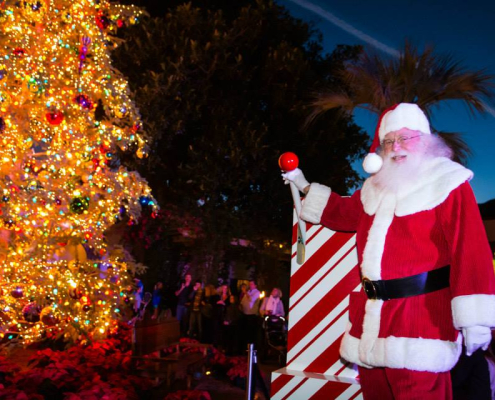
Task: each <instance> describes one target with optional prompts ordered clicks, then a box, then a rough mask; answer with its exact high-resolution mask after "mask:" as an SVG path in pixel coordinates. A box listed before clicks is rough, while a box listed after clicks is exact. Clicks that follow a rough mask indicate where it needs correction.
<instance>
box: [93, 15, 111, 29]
mask: <svg viewBox="0 0 495 400" xmlns="http://www.w3.org/2000/svg"><path fill="white" fill-rule="evenodd" d="M95 21H96V25H98V28H100V29H101V30H105V29H107V28H108V27H109V26H110V20H109V19H108V17H107V16H106V15H105V14H103V13H98V15H97V16H96V17H95Z"/></svg>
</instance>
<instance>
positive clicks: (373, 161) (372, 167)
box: [363, 153, 383, 174]
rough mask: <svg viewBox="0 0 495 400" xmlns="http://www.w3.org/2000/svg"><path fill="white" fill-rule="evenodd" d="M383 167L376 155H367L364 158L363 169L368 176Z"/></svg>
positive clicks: (381, 161)
mask: <svg viewBox="0 0 495 400" xmlns="http://www.w3.org/2000/svg"><path fill="white" fill-rule="evenodd" d="M382 166H383V158H381V157H380V156H379V155H378V154H376V153H369V154H367V155H366V157H364V160H363V169H364V170H365V171H366V172H367V173H368V174H376V173H377V172H378V171H380V169H381V168H382Z"/></svg>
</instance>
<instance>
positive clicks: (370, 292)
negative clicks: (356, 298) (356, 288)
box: [361, 278, 378, 300]
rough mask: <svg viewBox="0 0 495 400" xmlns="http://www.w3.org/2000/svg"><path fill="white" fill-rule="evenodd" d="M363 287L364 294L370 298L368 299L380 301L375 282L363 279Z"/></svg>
mask: <svg viewBox="0 0 495 400" xmlns="http://www.w3.org/2000/svg"><path fill="white" fill-rule="evenodd" d="M361 285H363V289H364V292H365V293H366V296H368V299H370V300H376V299H378V292H377V291H376V287H375V285H374V283H373V281H371V280H369V279H368V278H363V279H362V280H361Z"/></svg>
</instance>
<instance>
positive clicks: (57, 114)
mask: <svg viewBox="0 0 495 400" xmlns="http://www.w3.org/2000/svg"><path fill="white" fill-rule="evenodd" d="M45 117H46V120H47V121H48V122H49V123H50V124H52V125H60V124H61V123H62V121H63V120H64V114H63V113H62V112H61V111H50V112H47V113H46V114H45Z"/></svg>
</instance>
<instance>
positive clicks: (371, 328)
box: [358, 300, 383, 365]
mask: <svg viewBox="0 0 495 400" xmlns="http://www.w3.org/2000/svg"><path fill="white" fill-rule="evenodd" d="M382 307H383V300H366V306H365V314H364V320H363V334H362V336H361V341H360V343H359V347H358V351H359V359H360V360H361V362H363V363H364V364H367V365H375V363H376V360H375V358H376V357H375V353H374V349H375V345H376V342H377V340H378V334H379V333H380V319H381V315H382Z"/></svg>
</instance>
